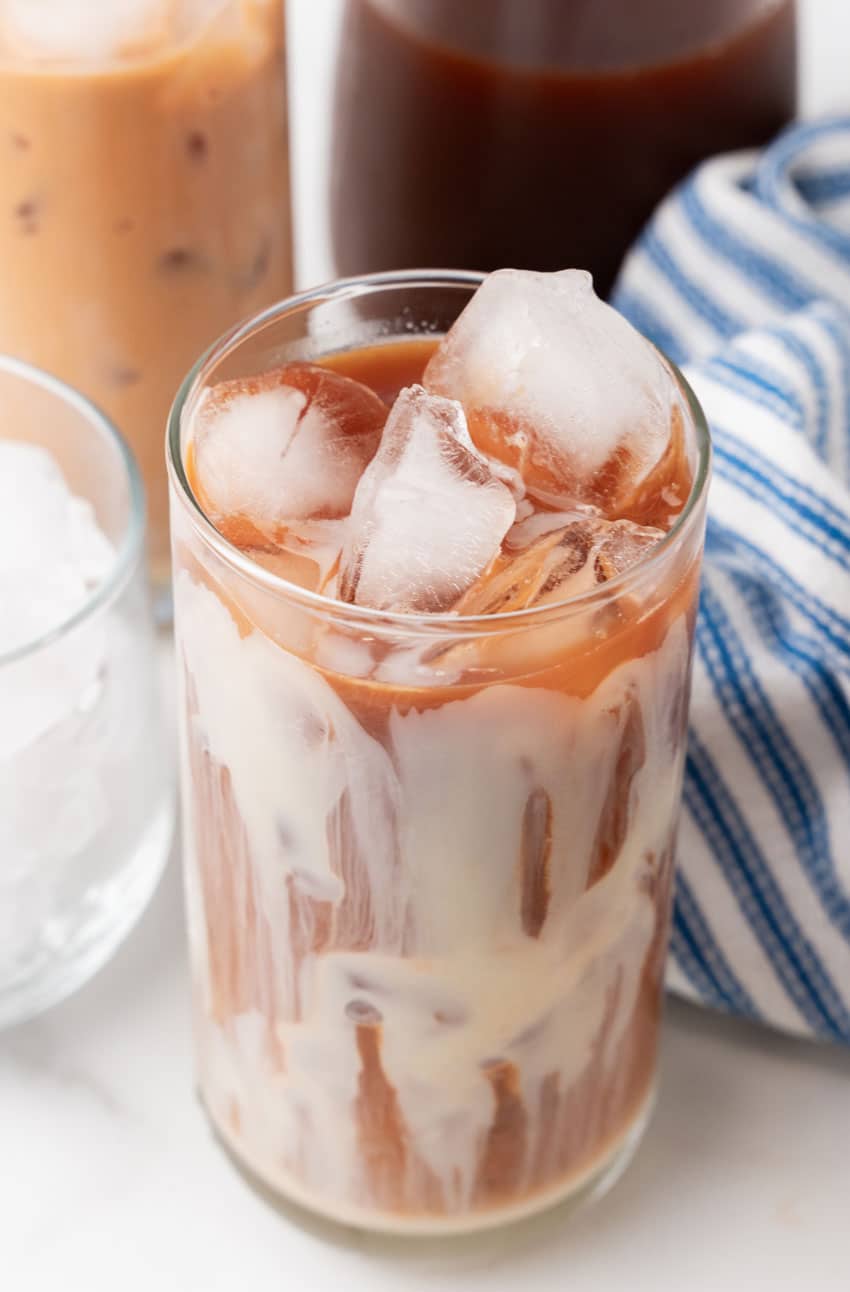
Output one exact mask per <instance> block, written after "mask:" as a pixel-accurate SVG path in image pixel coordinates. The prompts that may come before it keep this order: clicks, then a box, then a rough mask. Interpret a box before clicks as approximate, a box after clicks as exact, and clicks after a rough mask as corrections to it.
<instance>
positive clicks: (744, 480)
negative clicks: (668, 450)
mask: <svg viewBox="0 0 850 1292" xmlns="http://www.w3.org/2000/svg"><path fill="white" fill-rule="evenodd" d="M713 432H714V434H713V444H714V469H715V471H716V472H717V474H718V475H721V476H723V477H724V478H725V479H728V480H731V481H734V483H735V484H737V485H739V486H740V488H741V489H743V490H744V491H745V492H746V493H748V494H749V495H750V496H751V497H752V498H758V499H759V500H760V501H761V502H764V503H766V504H767V505H768V506H769V507H770V508H771V510H772V511H775V513H776V514H777V515H779V516H781V517H784V518H785V519H786V520H787V521H788V522H789V524H791V525H793V527H794V529H795V531H797V532H798V533H800V534H802V535H803V536H804V537H805V538H807V539H808V541H809V542H811V543H814V544H815V545H816V546H818V547H819V548H820V549H821V550H822V551H823V552H824V554H826V555H829V556H830V557H831V558H832V559H833V560H834V561H835V562H836V563H837V564H841V563H843V562H846V561H847V559H848V555H850V517H845V516H843V515H842V513H841V512H840V510H839V509H838V508H837V507H834V506H833V505H832V504H831V503H830V502H829V501H828V499H826V498H824V497H823V495H822V494H818V493H816V492H815V491H814V490H813V489H810V488H809V487H808V486H806V485H801V484H800V483H799V481H798V480H795V479H794V477H793V476H790V475H789V474H788V473H787V472H786V471H783V470H781V468H779V467H775V466H771V464H770V462H769V459H768V458H767V457H765V455H764V454H761V453H758V452H757V451H756V450H755V449H752V448H751V447H750V446H749V445H748V444H745V443H744V442H743V441H742V440H741V439H739V438H737V437H736V436H734V435H731V434H730V433H729V432H728V431H726V430H723V429H721V428H720V427H719V426H718V425H717V423H716V422H715V423H714V425H713ZM798 494H801V495H802V497H798V496H795V495H798Z"/></svg>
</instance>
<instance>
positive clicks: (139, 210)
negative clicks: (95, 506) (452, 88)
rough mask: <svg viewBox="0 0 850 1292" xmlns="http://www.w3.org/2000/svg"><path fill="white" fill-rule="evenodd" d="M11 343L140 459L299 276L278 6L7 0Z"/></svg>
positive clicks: (164, 549) (164, 556)
mask: <svg viewBox="0 0 850 1292" xmlns="http://www.w3.org/2000/svg"><path fill="white" fill-rule="evenodd" d="M0 113H2V120H3V122H4V130H3V135H2V139H0V188H2V192H3V193H4V195H5V197H4V201H5V203H6V205H5V210H4V218H3V220H2V221H0V257H2V262H3V274H2V278H0V350H3V351H6V352H8V353H10V354H14V355H16V356H18V357H20V358H23V359H26V360H28V361H29V362H31V363H34V364H37V365H38V366H39V367H42V368H46V369H48V370H49V371H50V372H52V373H54V374H56V375H57V376H60V377H61V378H63V379H64V380H65V381H68V382H70V383H71V384H72V385H74V386H76V387H77V388H78V389H80V390H81V391H83V392H84V393H85V394H86V395H87V396H88V397H89V398H90V399H92V400H93V401H94V402H95V403H96V404H98V405H99V406H100V407H101V408H103V410H104V411H105V412H106V413H107V414H108V415H109V417H110V418H111V420H112V421H113V422H114V423H115V424H116V425H117V426H118V428H119V430H120V431H121V432H122V433H123V434H124V435H125V436H126V437H127V439H128V440H129V441H130V444H131V446H132V448H133V450H134V453H135V455H136V458H137V460H138V461H139V464H140V466H141V469H142V474H143V477H144V481H145V487H146V491H147V501H148V511H149V525H148V533H149V539H150V542H149V547H150V557H151V562H152V569H153V573H154V575H155V577H156V578H157V581H158V582H161V581H163V580H164V581H165V582H167V579H168V505H167V502H168V500H167V486H166V480H165V472H164V468H163V462H162V424H163V422H164V420H165V418H166V417H167V414H168V407H169V404H170V402H171V400H172V399H173V396H174V391H175V390H176V388H177V385H178V383H179V382H180V380H181V377H182V376H183V374H184V373H185V371H186V369H187V367H188V366H189V364H190V363H191V362H192V361H193V359H194V357H195V356H196V355H197V354H198V353H199V352H200V351H201V350H202V349H204V348H205V347H206V346H207V345H210V344H211V343H212V341H213V340H214V339H215V337H216V336H217V335H218V334H219V333H220V332H221V331H223V330H224V328H227V327H231V326H232V325H233V324H234V323H236V322H237V320H239V319H240V318H243V317H245V316H246V315H248V314H253V313H255V312H256V311H257V310H258V309H260V308H261V307H262V306H263V305H266V304H268V303H269V302H271V301H273V300H279V299H280V298H281V297H282V296H283V295H285V294H286V293H287V292H289V291H291V289H292V272H291V239H290V228H289V190H288V173H289V172H288V156H287V132H286V84H285V72H284V15H283V4H282V0H100V3H98V0H37V2H36V0H0Z"/></svg>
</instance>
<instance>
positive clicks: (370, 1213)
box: [199, 1084, 656, 1241]
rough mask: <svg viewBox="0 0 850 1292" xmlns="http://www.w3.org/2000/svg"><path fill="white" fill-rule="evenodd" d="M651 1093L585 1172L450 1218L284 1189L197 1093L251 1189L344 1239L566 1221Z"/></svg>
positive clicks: (634, 1126) (639, 1132)
mask: <svg viewBox="0 0 850 1292" xmlns="http://www.w3.org/2000/svg"><path fill="white" fill-rule="evenodd" d="M655 1097H656V1087H655V1085H654V1084H653V1085H652V1086H651V1087H650V1089H649V1092H648V1093H647V1095H646V1096H645V1098H644V1100H643V1103H642V1104H641V1105H640V1108H639V1110H638V1112H637V1115H636V1116H635V1117H634V1119H633V1121H632V1122H631V1124H630V1125H629V1127H628V1129H627V1130H626V1132H625V1134H624V1135H622V1136H621V1137H620V1138H619V1139H618V1140H617V1141H616V1143H615V1144H614V1145H613V1146H611V1145H608V1146H607V1147H606V1149H605V1150H603V1152H602V1153H601V1154H600V1156H599V1157H598V1158H597V1160H596V1161H595V1162H594V1163H592V1164H591V1165H590V1166H589V1167H588V1168H587V1169H586V1170H584V1171H581V1172H579V1173H577V1174H576V1175H573V1176H571V1177H570V1178H569V1179H567V1180H566V1181H562V1182H561V1183H560V1184H558V1185H556V1186H555V1187H554V1188H551V1189H543V1190H540V1191H538V1192H535V1193H533V1194H531V1195H530V1196H529V1197H527V1198H526V1199H524V1200H523V1201H522V1202H518V1203H513V1204H509V1205H507V1206H493V1207H490V1208H488V1209H486V1210H477V1211H469V1212H466V1213H464V1214H463V1215H456V1216H453V1215H441V1216H433V1215H403V1214H398V1213H383V1214H382V1213H380V1212H378V1211H375V1210H367V1209H366V1208H361V1207H356V1206H347V1205H344V1204H343V1205H340V1206H333V1207H332V1206H330V1205H329V1203H328V1201H327V1199H326V1198H323V1197H322V1196H320V1195H317V1194H313V1193H311V1192H310V1191H309V1190H307V1189H305V1188H303V1186H302V1185H300V1184H298V1183H297V1182H296V1181H295V1180H294V1179H293V1178H292V1177H290V1178H289V1180H288V1181H287V1184H286V1186H285V1188H282V1187H281V1186H280V1184H279V1182H275V1183H272V1181H271V1180H270V1179H268V1178H266V1177H265V1176H264V1175H262V1174H261V1173H260V1172H258V1171H255V1170H254V1169H253V1168H252V1167H250V1166H249V1165H248V1164H247V1163H246V1162H245V1161H244V1160H243V1159H242V1157H241V1156H240V1153H239V1149H238V1147H237V1144H236V1142H235V1140H234V1139H233V1137H232V1135H231V1134H230V1133H229V1132H228V1130H227V1129H226V1128H225V1127H223V1126H221V1125H219V1124H218V1123H217V1122H216V1121H215V1120H214V1119H213V1117H212V1116H211V1114H210V1112H209V1110H208V1108H207V1106H206V1104H205V1102H204V1099H203V1095H199V1098H200V1102H201V1107H202V1108H203V1109H204V1113H205V1114H206V1117H207V1120H208V1122H209V1124H210V1126H211V1128H212V1131H213V1135H214V1136H215V1139H216V1140H217V1142H218V1144H219V1145H220V1147H221V1148H222V1149H223V1150H224V1152H225V1154H226V1155H227V1157H228V1158H229V1159H230V1161H231V1162H232V1163H233V1165H234V1166H235V1167H236V1169H237V1171H238V1172H239V1174H240V1175H241V1176H242V1178H243V1179H244V1180H245V1181H246V1182H247V1183H248V1184H249V1185H250V1187H251V1188H252V1189H253V1190H254V1192H255V1193H258V1194H259V1195H260V1196H261V1197H262V1198H263V1199H264V1201H266V1202H267V1203H269V1204H270V1205H271V1206H272V1207H274V1208H275V1210H277V1211H278V1212H280V1213H281V1214H282V1215H284V1216H285V1217H286V1218H287V1219H289V1220H292V1221H293V1222H294V1223H296V1224H299V1225H301V1226H302V1227H306V1228H310V1229H313V1230H318V1231H319V1236H320V1237H323V1238H326V1239H328V1240H330V1241H344V1239H345V1235H346V1231H347V1230H348V1229H351V1228H354V1229H361V1230H368V1231H370V1232H372V1233H376V1234H381V1235H383V1236H386V1237H388V1238H425V1239H427V1238H440V1237H442V1238H445V1237H456V1238H462V1237H463V1236H464V1235H473V1234H476V1233H480V1232H482V1231H484V1230H487V1229H495V1228H498V1227H501V1226H503V1225H511V1224H515V1223H517V1222H520V1221H523V1220H528V1219H530V1218H531V1217H532V1216H536V1215H538V1214H539V1213H540V1212H543V1211H549V1210H554V1209H556V1208H557V1210H558V1211H559V1213H560V1214H561V1215H563V1217H564V1218H565V1219H566V1218H567V1217H568V1216H571V1215H573V1214H574V1213H575V1212H576V1211H578V1210H579V1209H581V1208H582V1207H584V1206H585V1205H587V1204H588V1203H592V1202H596V1201H597V1200H598V1199H599V1198H601V1197H603V1196H604V1195H605V1194H606V1193H607V1192H608V1190H609V1189H611V1188H613V1186H614V1185H615V1184H616V1183H617V1181H618V1180H619V1179H620V1177H621V1175H622V1174H623V1172H624V1171H625V1170H626V1168H627V1167H628V1165H629V1163H630V1162H631V1160H632V1158H633V1157H634V1155H635V1153H636V1151H637V1147H638V1145H639V1144H640V1141H641V1139H642V1138H643V1135H644V1132H645V1130H646V1128H647V1126H648V1125H649V1122H650V1120H651V1118H652V1113H653V1110H654V1107H655Z"/></svg>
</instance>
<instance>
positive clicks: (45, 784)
mask: <svg viewBox="0 0 850 1292" xmlns="http://www.w3.org/2000/svg"><path fill="white" fill-rule="evenodd" d="M0 407H2V409H3V423H2V425H0V437H2V443H4V444H5V442H6V441H7V440H8V441H12V442H21V443H22V444H23V445H24V446H34V447H36V448H38V449H43V450H46V451H47V452H48V453H49V454H50V455H51V457H52V459H53V460H54V462H55V464H56V465H57V466H58V468H59V470H60V471H61V473H62V476H63V477H64V480H65V482H66V483H67V486H68V488H69V489H70V491H71V493H72V494H73V495H74V497H75V499H76V500H82V503H81V504H80V505H81V506H82V507H84V508H85V510H86V514H87V515H89V514H90V515H91V516H92V521H91V522H89V523H91V524H96V527H97V531H98V532H99V535H100V536H101V539H102V541H103V542H104V548H105V553H106V554H107V555H105V558H104V561H103V567H104V572H103V574H102V577H98V579H97V581H96V582H93V583H92V586H91V589H90V591H89V592H88V593H87V594H85V596H84V598H81V599H80V600H79V602H76V603H75V607H76V608H74V609H73V610H71V609H70V608H69V610H68V611H67V612H63V610H62V609H61V607H62V606H63V604H69V603H68V602H67V595H68V594H67V588H63V586H62V577H63V576H62V574H61V573H60V572H58V571H57V569H56V564H55V563H54V561H53V559H52V557H51V555H50V549H51V543H52V542H53V543H55V542H56V541H57V540H56V537H55V536H56V534H57V532H60V531H59V529H58V525H60V524H61V521H57V516H56V514H55V511H54V510H53V508H52V507H47V508H45V509H44V510H39V509H38V508H33V507H31V506H30V504H29V501H28V498H27V497H26V496H24V483H23V480H22V479H21V478H19V475H16V476H15V478H14V480H12V481H11V482H9V481H7V482H6V485H7V489H9V488H11V490H15V491H16V492H17V493H18V495H19V500H20V506H19V508H17V509H16V508H15V507H12V508H9V509H7V508H6V507H5V506H4V508H3V514H2V515H0V544H2V551H0V592H2V599H0V637H2V638H3V639H4V640H5V641H6V642H8V643H10V647H9V648H8V649H6V648H3V647H0V1026H3V1025H5V1024H8V1023H14V1022H17V1021H19V1020H20V1019H23V1018H26V1017H28V1016H30V1015H32V1014H35V1013H38V1012H39V1011H40V1010H42V1009H45V1008H46V1007H47V1006H48V1005H51V1004H53V1003H54V1002H55V1001H57V1000H59V999H61V998H62V997H63V996H66V995H67V994H68V993H69V992H70V991H72V990H73V989H74V988H76V987H78V986H79V985H80V984H81V983H82V982H84V981H85V980H86V979H87V978H88V977H89V976H90V975H91V974H93V973H94V972H95V970H96V969H98V968H99V967H100V966H101V965H102V964H103V963H104V962H105V961H106V960H107V958H108V957H109V956H110V954H111V953H112V952H113V951H114V950H115V948H116V947H117V946H118V944H119V943H120V942H121V940H122V938H123V937H124V936H125V934H126V933H127V932H128V930H129V929H130V928H131V927H132V925H133V924H134V923H135V921H136V920H137V919H138V917H139V915H140V914H141V912H142V911H143V910H144V908H145V905H146V904H147V901H148V898H149V897H150V895H151V893H152V892H153V889H154V887H155V885H156V883H157V881H158V879H159V876H160V873H161V871H162V868H163V865H164V864H165V860H166V858H167V856H168V851H169V847H170V844H171V837H172V830H173V823H174V784H173V760H172V759H170V758H169V757H168V756H167V750H166V747H165V741H164V731H163V724H162V715H161V712H160V708H159V698H158V694H157V688H156V673H155V656H154V633H153V620H152V616H151V607H150V601H149V597H148V588H147V579H146V574H145V547H144V536H145V517H144V502H143V491H142V483H141V480H140V477H139V472H138V469H137V467H136V464H135V462H134V461H133V458H132V456H131V454H130V452H129V451H128V449H127V446H126V444H125V443H124V441H123V440H122V439H121V438H120V437H119V436H118V435H117V433H116V432H115V430H114V429H113V428H112V426H111V425H110V424H109V422H108V421H107V420H106V418H105V417H104V416H103V415H102V414H101V413H100V412H99V411H98V410H97V409H96V408H94V407H93V406H92V405H91V404H89V403H88V402H87V401H86V400H85V399H83V398H82V396H80V395H79V394H77V392H76V391H74V390H71V389H70V388H69V387H67V386H64V385H63V384H62V383H61V382H59V381H57V380H56V379H55V378H53V377H51V376H49V375H48V374H47V373H44V372H39V371H38V370H36V369H34V368H31V367H29V365H27V364H24V363H21V362H20V361H19V360H17V359H12V358H9V357H7V356H0ZM8 496H9V494H7V497H8ZM86 504H88V505H89V506H90V508H91V513H89V512H88V509H87V508H86ZM9 512H11V516H10V515H9ZM15 516H17V524H16V523H15V519H14V518H15ZM59 541H61V540H59ZM13 603H14V604H13ZM15 604H16V605H17V609H15V608H14V605H15ZM57 605H58V606H59V607H60V609H59V612H58V617H54V612H55V607H56V606H57ZM19 614H20V616H21V621H22V622H23V623H25V624H26V625H27V628H26V631H25V632H22V631H19V624H18V623H16V622H11V623H10V622H9V621H8V617H9V616H17V615H19ZM35 623H41V624H50V625H52V626H51V627H49V628H46V629H44V630H41V629H39V630H38V631H37V632H36V634H35V635H34V636H33V635H32V625H33V624H35ZM13 642H16V644H15V645H14V646H11V643H13Z"/></svg>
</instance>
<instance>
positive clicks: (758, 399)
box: [700, 344, 806, 430]
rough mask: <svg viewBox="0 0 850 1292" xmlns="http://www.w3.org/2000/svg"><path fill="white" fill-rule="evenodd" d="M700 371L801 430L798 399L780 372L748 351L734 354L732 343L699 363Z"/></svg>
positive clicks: (801, 408) (802, 417)
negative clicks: (719, 352) (721, 351)
mask: <svg viewBox="0 0 850 1292" xmlns="http://www.w3.org/2000/svg"><path fill="white" fill-rule="evenodd" d="M700 371H702V372H707V373H708V374H709V376H714V377H716V378H717V379H718V381H720V382H721V383H722V384H723V385H724V386H726V387H727V388H728V389H729V390H733V391H735V393H736V394H738V395H742V396H743V397H744V398H745V399H749V400H750V401H751V402H752V403H755V404H759V405H760V406H761V407H762V408H766V409H768V411H769V412H771V413H773V414H774V415H775V416H776V417H779V418H780V419H781V420H782V421H783V422H787V423H788V424H789V425H790V426H792V427H793V428H794V429H795V430H802V428H803V426H804V425H805V421H806V416H805V412H804V410H803V404H802V401H801V400H800V399H799V397H798V395H797V393H796V392H795V390H794V388H793V386H789V385H788V383H787V382H786V381H784V380H783V378H782V375H781V373H778V372H777V371H776V369H775V368H771V367H770V366H769V365H767V364H763V363H760V362H759V361H758V360H756V359H754V358H753V356H752V355H750V354H746V353H744V354H742V355H741V356H740V358H738V357H737V354H736V349H735V346H734V344H733V345H730V346H729V347H728V349H727V352H726V353H723V354H716V355H713V356H712V357H711V358H710V359H706V361H705V362H704V363H703V364H701V365H700Z"/></svg>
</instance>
